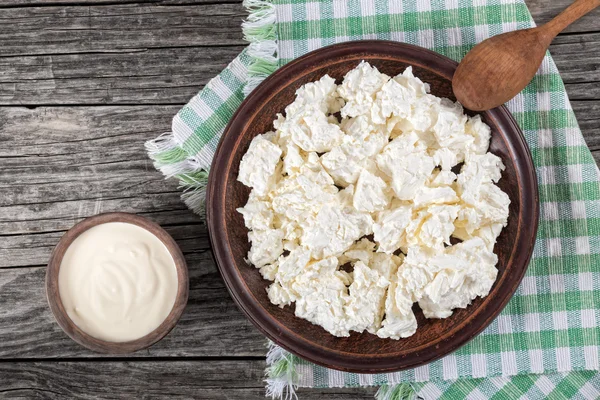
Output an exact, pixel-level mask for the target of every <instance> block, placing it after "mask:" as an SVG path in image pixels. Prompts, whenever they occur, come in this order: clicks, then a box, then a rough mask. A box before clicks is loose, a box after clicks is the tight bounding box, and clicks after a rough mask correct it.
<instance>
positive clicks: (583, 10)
mask: <svg viewBox="0 0 600 400" xmlns="http://www.w3.org/2000/svg"><path fill="white" fill-rule="evenodd" d="M598 6H600V0H577V1H575V2H574V3H573V4H571V5H570V6H569V7H567V8H566V9H565V10H564V11H563V12H561V13H560V14H558V15H557V16H556V17H555V18H554V19H553V20H552V21H550V22H548V23H547V24H546V25H544V26H543V27H542V29H543V30H544V32H545V33H546V34H547V35H551V36H549V39H551V38H554V37H555V36H556V35H558V34H559V33H561V32H562V31H563V30H564V29H565V28H566V27H567V26H569V25H571V24H572V23H573V22H575V21H577V20H578V19H579V18H581V17H583V16H584V15H585V14H587V13H589V12H590V11H592V10H593V9H594V8H596V7H598Z"/></svg>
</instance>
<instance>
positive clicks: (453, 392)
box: [440, 379, 479, 400]
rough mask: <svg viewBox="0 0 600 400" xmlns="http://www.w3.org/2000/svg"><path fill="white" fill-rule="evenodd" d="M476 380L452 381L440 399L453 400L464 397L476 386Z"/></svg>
mask: <svg viewBox="0 0 600 400" xmlns="http://www.w3.org/2000/svg"><path fill="white" fill-rule="evenodd" d="M478 383H479V382H477V380H475V379H460V380H457V381H455V382H454V383H452V385H451V386H450V387H449V388H448V389H446V390H445V391H444V393H443V394H442V396H441V397H440V400H455V399H465V398H467V397H468V396H469V393H471V392H472V391H473V389H475V388H476V387H477V384H478Z"/></svg>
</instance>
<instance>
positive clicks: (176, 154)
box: [152, 147, 189, 164]
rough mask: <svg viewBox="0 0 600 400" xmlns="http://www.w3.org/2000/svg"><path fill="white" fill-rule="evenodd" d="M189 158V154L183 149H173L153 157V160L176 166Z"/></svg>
mask: <svg viewBox="0 0 600 400" xmlns="http://www.w3.org/2000/svg"><path fill="white" fill-rule="evenodd" d="M188 157H189V154H188V153H187V152H186V151H185V150H183V149H182V148H181V147H173V148H171V149H168V150H165V151H163V152H161V153H156V154H154V155H152V159H153V160H154V161H156V162H159V163H162V164H174V163H177V162H181V161H183V160H185V159H186V158H188Z"/></svg>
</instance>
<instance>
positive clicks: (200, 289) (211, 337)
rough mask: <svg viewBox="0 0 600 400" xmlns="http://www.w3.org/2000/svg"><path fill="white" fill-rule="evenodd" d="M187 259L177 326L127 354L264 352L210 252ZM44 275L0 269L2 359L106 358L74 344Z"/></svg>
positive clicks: (263, 342) (262, 340)
mask: <svg viewBox="0 0 600 400" xmlns="http://www.w3.org/2000/svg"><path fill="white" fill-rule="evenodd" d="M186 260H187V262H188V267H189V273H190V294H189V302H188V305H187V308H186V309H185V312H184V314H183V316H182V318H181V320H180V321H179V323H178V324H177V327H176V328H175V329H174V330H173V331H172V332H171V333H170V334H169V335H168V336H167V337H165V338H164V339H163V340H162V341H160V342H159V343H157V344H156V345H154V346H152V347H151V348H149V349H147V350H143V351H140V352H137V353H134V354H131V355H127V356H125V357H129V358H135V357H219V356H256V357H261V356H264V355H265V353H266V347H265V346H266V339H265V338H264V337H263V336H262V335H261V334H260V333H259V332H258V330H256V329H255V328H254V327H253V326H252V325H251V323H250V322H249V321H248V320H247V319H246V318H245V317H244V316H243V315H242V313H241V312H240V311H239V310H238V309H237V307H236V306H235V304H234V303H233V300H232V299H231V298H230V297H229V294H228V293H227V290H226V289H225V287H224V284H223V281H222V279H221V277H220V275H219V273H218V272H217V269H216V267H215V265H214V262H213V260H212V256H211V254H210V251H205V252H203V253H193V254H188V255H186ZM45 273H46V269H45V268H44V267H32V268H10V269H3V270H0V321H2V323H1V324H0V343H2V345H1V346H0V359H2V358H4V359H6V358H11V359H23V358H55V359H56V358H64V357H73V358H82V357H83V358H89V357H104V356H101V355H98V354H95V353H92V352H91V351H88V350H86V349H85V348H83V347H81V346H79V345H78V344H76V343H75V342H73V341H72V340H71V339H69V337H68V336H67V335H66V334H65V333H63V332H62V330H61V329H60V327H59V326H58V324H57V323H56V322H55V321H54V318H53V316H52V313H51V312H50V309H49V307H48V304H47V302H46V298H45V293H44V278H45ZM0 365H1V363H0ZM0 376H2V375H1V374H0ZM3 378H4V377H3ZM0 381H1V380H0Z"/></svg>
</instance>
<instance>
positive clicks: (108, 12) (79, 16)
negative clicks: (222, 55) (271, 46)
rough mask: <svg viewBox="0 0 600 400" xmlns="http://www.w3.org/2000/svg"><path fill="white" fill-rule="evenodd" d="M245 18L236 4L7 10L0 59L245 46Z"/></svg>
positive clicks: (0, 23) (1, 19)
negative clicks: (242, 35) (243, 33)
mask: <svg viewBox="0 0 600 400" xmlns="http://www.w3.org/2000/svg"><path fill="white" fill-rule="evenodd" d="M245 15H246V12H245V11H244V8H243V7H242V5H241V4H237V3H234V4H210V3H208V4H205V5H203V4H198V5H195V6H189V7H167V6H162V5H157V4H152V3H148V4H147V3H140V4H112V5H110V6H99V5H91V6H86V7H82V6H62V7H23V8H6V9H2V11H1V13H0V49H1V50H0V54H1V55H2V56H5V57H6V56H15V55H35V54H66V53H97V52H111V53H112V52H124V51H138V50H144V49H147V48H157V47H190V46H212V47H215V46H227V45H241V44H245V42H243V40H242V37H241V25H240V23H241V21H242V18H244V16H245ZM15 21H18V29H15Z"/></svg>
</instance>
